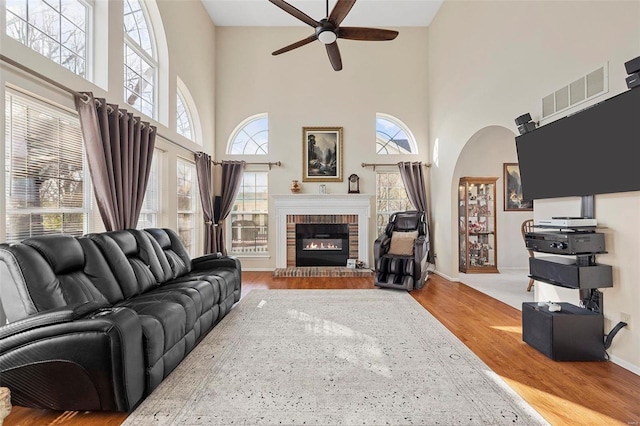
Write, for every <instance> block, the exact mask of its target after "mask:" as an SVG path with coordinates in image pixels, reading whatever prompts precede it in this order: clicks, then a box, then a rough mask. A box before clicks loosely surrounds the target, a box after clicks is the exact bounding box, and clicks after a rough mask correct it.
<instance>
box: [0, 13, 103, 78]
mask: <svg viewBox="0 0 640 426" xmlns="http://www.w3.org/2000/svg"><path fill="white" fill-rule="evenodd" d="M76 1H77V2H78V3H80V4H81V5H83V6H84V7H85V18H84V26H85V29H84V56H81V55H80V54H78V53H77V52H75V51H73V50H71V49H69V48H68V47H67V46H66V45H65V44H64V43H63V42H62V40H58V39H53V38H52V37H51V36H49V35H48V34H45V33H44V32H43V31H41V30H40V29H39V28H37V27H36V26H35V25H33V24H32V23H31V22H30V21H31V19H30V16H29V4H28V2H27V5H26V12H25V13H26V21H25V20H24V19H23V18H22V17H20V16H17V15H15V14H14V13H13V12H11V11H10V10H9V4H8V2H3V3H4V9H5V10H4V20H5V22H4V27H5V35H6V36H7V37H9V38H11V39H12V40H15V41H17V42H18V43H20V44H22V45H23V46H25V47H27V48H29V49H31V50H33V51H34V52H36V53H38V54H40V55H42V56H44V57H45V58H47V59H49V60H50V61H51V62H54V63H56V64H58V65H59V66H61V67H62V68H64V69H66V70H68V71H69V72H72V73H73V74H75V75H78V76H80V77H82V78H84V79H86V80H89V81H93V78H92V77H93V39H94V37H93V28H94V25H93V16H94V10H95V7H94V1H93V0H76ZM50 7H51V6H50ZM51 9H52V10H53V11H54V12H55V13H57V14H58V15H60V17H64V18H65V19H67V20H68V21H69V22H71V23H72V24H73V22H72V21H71V19H68V18H67V17H66V16H65V14H64V13H63V12H62V11H61V10H56V9H54V8H53V7H51ZM9 15H11V16H14V17H16V18H17V19H19V20H21V21H22V22H23V23H24V25H25V30H26V32H27V36H26V37H27V43H28V42H29V33H30V32H31V31H33V30H34V29H35V30H37V31H38V32H41V33H43V34H44V35H45V36H46V37H47V38H48V39H49V40H50V41H51V42H53V43H55V44H57V45H58V46H59V49H60V52H61V51H62V49H63V48H64V49H66V50H69V51H70V52H72V53H73V54H75V55H76V56H78V57H80V58H82V59H84V73H77V72H75V71H72V70H70V69H69V68H67V67H65V66H64V65H62V63H61V62H60V55H58V60H54V59H53V58H51V57H49V56H46V55H44V54H42V53H40V52H39V51H38V50H36V49H34V48H33V47H31V46H29V44H25V43H23V40H18V39H16V38H13V37H12V36H11V35H9V33H8V27H7V18H8V16H9ZM73 25H75V24H73ZM75 26H76V27H77V25H75ZM58 36H61V28H60V30H59V32H58Z"/></svg>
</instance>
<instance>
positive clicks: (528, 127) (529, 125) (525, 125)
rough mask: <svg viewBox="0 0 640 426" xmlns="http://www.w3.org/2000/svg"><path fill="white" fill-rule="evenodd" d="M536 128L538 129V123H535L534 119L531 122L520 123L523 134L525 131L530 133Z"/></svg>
mask: <svg viewBox="0 0 640 426" xmlns="http://www.w3.org/2000/svg"><path fill="white" fill-rule="evenodd" d="M535 129H536V123H534V122H533V121H532V122H530V123H523V124H520V125H518V131H519V132H520V134H521V135H524V134H525V133H528V132H530V131H532V130H535Z"/></svg>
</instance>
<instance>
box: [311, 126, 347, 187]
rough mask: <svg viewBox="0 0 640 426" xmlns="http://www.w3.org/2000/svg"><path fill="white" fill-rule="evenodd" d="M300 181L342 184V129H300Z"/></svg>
mask: <svg viewBox="0 0 640 426" xmlns="http://www.w3.org/2000/svg"><path fill="white" fill-rule="evenodd" d="M302 181H303V182H342V127H303V128H302Z"/></svg>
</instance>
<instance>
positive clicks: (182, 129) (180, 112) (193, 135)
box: [176, 77, 202, 145]
mask: <svg viewBox="0 0 640 426" xmlns="http://www.w3.org/2000/svg"><path fill="white" fill-rule="evenodd" d="M176 83H177V84H176V87H177V94H176V131H177V132H178V133H179V134H181V135H182V136H184V137H185V138H187V139H190V140H192V141H193V142H195V143H197V144H200V145H202V132H201V129H200V118H199V117H198V110H197V109H196V103H195V102H194V100H193V97H192V96H191V93H189V89H187V86H186V85H185V84H184V82H183V81H182V80H181V79H180V77H178V79H177V82H176Z"/></svg>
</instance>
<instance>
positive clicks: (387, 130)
mask: <svg viewBox="0 0 640 426" xmlns="http://www.w3.org/2000/svg"><path fill="white" fill-rule="evenodd" d="M417 153H418V147H417V146H416V140H415V138H414V137H413V134H412V133H411V130H409V128H408V127H407V126H406V125H405V124H404V123H403V122H402V121H400V120H399V119H397V118H396V117H394V116H392V115H389V114H381V113H378V114H376V154H381V155H385V154H417Z"/></svg>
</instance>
